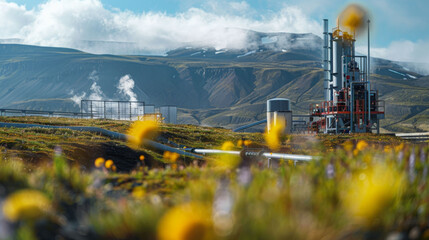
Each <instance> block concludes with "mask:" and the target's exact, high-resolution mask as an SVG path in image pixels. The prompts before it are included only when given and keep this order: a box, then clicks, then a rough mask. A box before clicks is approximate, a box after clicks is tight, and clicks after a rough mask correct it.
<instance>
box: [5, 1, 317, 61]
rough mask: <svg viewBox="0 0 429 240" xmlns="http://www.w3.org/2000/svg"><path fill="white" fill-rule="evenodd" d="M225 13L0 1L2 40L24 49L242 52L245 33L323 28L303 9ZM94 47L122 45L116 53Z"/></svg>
mask: <svg viewBox="0 0 429 240" xmlns="http://www.w3.org/2000/svg"><path fill="white" fill-rule="evenodd" d="M225 4H227V5H228V6H222V9H228V11H224V13H221V12H220V11H215V9H214V8H215V7H213V10H212V11H210V12H208V11H205V10H202V9H199V8H191V9H189V10H187V11H185V12H182V13H178V14H175V15H168V14H166V13H158V12H143V13H141V14H136V13H133V12H131V11H121V10H117V9H114V10H108V9H106V8H105V7H104V6H103V4H102V3H101V1H100V0H48V1H47V2H46V3H43V4H40V5H39V6H38V7H37V8H35V9H32V10H28V9H26V7H25V6H22V5H17V4H16V3H11V2H7V1H5V0H0V21H1V22H2V24H1V25H0V38H3V39H7V38H20V39H22V40H23V42H24V43H26V44H34V45H44V46H59V47H71V48H77V49H81V50H85V51H89V52H93V53H118V52H121V51H122V52H124V51H125V52H130V49H134V50H135V51H137V53H146V54H165V52H166V51H168V50H171V49H175V48H178V47H185V46H195V47H201V46H204V47H214V48H216V49H224V48H230V49H237V48H239V49H243V48H246V47H247V46H248V44H249V39H248V36H247V32H246V31H243V30H242V29H251V30H255V31H261V32H293V33H316V34H320V33H321V24H320V23H319V22H317V21H314V20H312V19H310V18H308V17H307V16H306V15H305V14H304V13H303V12H302V11H301V9H300V8H297V7H293V6H286V7H284V8H283V9H281V10H279V11H278V12H272V13H270V14H268V15H262V16H259V17H258V18H257V20H255V18H253V17H250V16H248V15H247V14H245V13H246V12H249V11H250V10H249V8H250V6H249V5H248V4H247V3H246V2H243V1H241V2H234V1H232V2H227V3H225ZM92 41H104V42H105V41H113V42H120V43H122V44H118V48H117V49H113V50H112V49H109V48H107V47H103V46H102V45H95V44H93V42H92Z"/></svg>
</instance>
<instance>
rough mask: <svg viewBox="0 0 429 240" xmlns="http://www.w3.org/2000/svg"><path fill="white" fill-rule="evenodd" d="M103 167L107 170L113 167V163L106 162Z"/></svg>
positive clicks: (110, 161)
mask: <svg viewBox="0 0 429 240" xmlns="http://www.w3.org/2000/svg"><path fill="white" fill-rule="evenodd" d="M104 166H105V167H106V168H107V169H109V168H111V167H112V166H113V161H112V160H110V159H109V160H107V161H106V163H104Z"/></svg>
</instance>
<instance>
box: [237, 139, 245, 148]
mask: <svg viewBox="0 0 429 240" xmlns="http://www.w3.org/2000/svg"><path fill="white" fill-rule="evenodd" d="M243 145H244V142H243V140H241V139H240V140H238V141H237V146H238V147H242V146H243Z"/></svg>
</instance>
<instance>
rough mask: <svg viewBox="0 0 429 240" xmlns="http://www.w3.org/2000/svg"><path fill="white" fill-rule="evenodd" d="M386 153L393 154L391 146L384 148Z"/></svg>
mask: <svg viewBox="0 0 429 240" xmlns="http://www.w3.org/2000/svg"><path fill="white" fill-rule="evenodd" d="M384 152H385V153H391V152H392V147H391V146H389V145H387V146H385V147H384Z"/></svg>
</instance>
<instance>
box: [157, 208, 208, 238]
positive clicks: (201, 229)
mask: <svg viewBox="0 0 429 240" xmlns="http://www.w3.org/2000/svg"><path fill="white" fill-rule="evenodd" d="M210 209H211V208H210V207H209V206H205V205H202V204H200V203H188V204H183V205H179V206H176V207H173V208H171V209H170V210H168V212H167V213H166V214H165V215H164V216H163V217H162V218H161V220H160V221H159V223H158V238H159V239H160V240H200V239H203V240H204V239H211V236H212V232H213V230H212V228H213V227H212V222H211V212H210Z"/></svg>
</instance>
